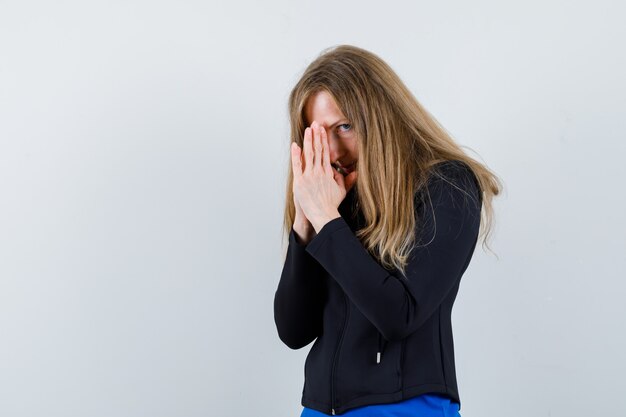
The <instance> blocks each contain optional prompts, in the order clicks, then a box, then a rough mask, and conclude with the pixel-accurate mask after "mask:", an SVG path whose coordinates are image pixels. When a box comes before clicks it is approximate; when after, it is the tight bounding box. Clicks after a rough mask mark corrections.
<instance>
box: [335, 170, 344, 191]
mask: <svg viewBox="0 0 626 417" xmlns="http://www.w3.org/2000/svg"><path fill="white" fill-rule="evenodd" d="M333 177H334V178H335V181H336V182H337V184H339V186H340V187H341V188H343V189H344V190H345V189H346V181H345V179H344V177H343V174H342V173H341V172H339V171H336V170H333Z"/></svg>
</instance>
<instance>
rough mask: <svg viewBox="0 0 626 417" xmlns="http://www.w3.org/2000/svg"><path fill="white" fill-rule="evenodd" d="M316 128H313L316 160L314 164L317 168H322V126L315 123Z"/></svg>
mask: <svg viewBox="0 0 626 417" xmlns="http://www.w3.org/2000/svg"><path fill="white" fill-rule="evenodd" d="M313 123H314V124H315V126H314V127H313V150H314V151H315V153H314V157H313V158H314V159H313V164H314V166H315V168H318V169H321V168H322V139H321V138H320V125H319V124H318V123H317V122H313Z"/></svg>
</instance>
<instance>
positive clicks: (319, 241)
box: [305, 216, 350, 255]
mask: <svg viewBox="0 0 626 417" xmlns="http://www.w3.org/2000/svg"><path fill="white" fill-rule="evenodd" d="M344 227H348V228H349V227H350V226H349V225H348V223H347V222H346V219H344V218H343V216H339V217H335V218H334V219H332V220H331V221H329V222H328V223H326V224H325V225H324V226H322V228H321V229H320V231H319V232H318V233H317V235H315V237H313V239H311V241H310V242H309V244H308V245H306V247H305V250H306V251H307V252H308V253H309V254H310V255H315V252H317V249H318V248H319V247H320V246H322V245H323V244H324V242H325V241H326V239H328V237H329V236H330V235H332V234H333V233H334V232H335V231H337V230H339V229H342V228H344Z"/></svg>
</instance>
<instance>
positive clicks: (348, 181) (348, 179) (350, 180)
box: [344, 171, 357, 190]
mask: <svg viewBox="0 0 626 417" xmlns="http://www.w3.org/2000/svg"><path fill="white" fill-rule="evenodd" d="M356 177H357V172H356V171H352V172H351V173H349V174H348V175H346V176H345V178H344V184H345V186H346V190H349V189H351V188H352V186H354V183H355V182H356Z"/></svg>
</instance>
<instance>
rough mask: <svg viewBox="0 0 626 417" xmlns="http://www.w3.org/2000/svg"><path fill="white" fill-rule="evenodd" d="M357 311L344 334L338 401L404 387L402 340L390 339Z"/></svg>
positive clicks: (339, 366) (344, 401) (338, 368)
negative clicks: (401, 372)
mask: <svg viewBox="0 0 626 417" xmlns="http://www.w3.org/2000/svg"><path fill="white" fill-rule="evenodd" d="M357 316H360V314H354V315H353V319H352V320H351V323H350V324H351V325H350V326H348V328H347V330H346V332H347V333H346V334H345V336H344V343H343V345H342V348H341V355H340V357H339V361H338V366H337V372H336V377H337V384H336V387H337V397H336V400H337V403H336V404H335V405H341V404H345V403H347V402H349V401H352V400H354V399H355V398H358V397H362V396H367V395H376V394H388V393H395V392H398V391H399V390H400V389H401V375H400V354H401V345H402V343H401V342H400V341H398V342H395V341H394V342H391V341H388V340H386V339H385V338H384V337H383V336H382V334H381V333H380V332H379V331H378V329H376V328H375V327H374V326H373V325H372V324H371V323H370V322H368V321H367V320H365V318H362V317H358V318H357Z"/></svg>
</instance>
